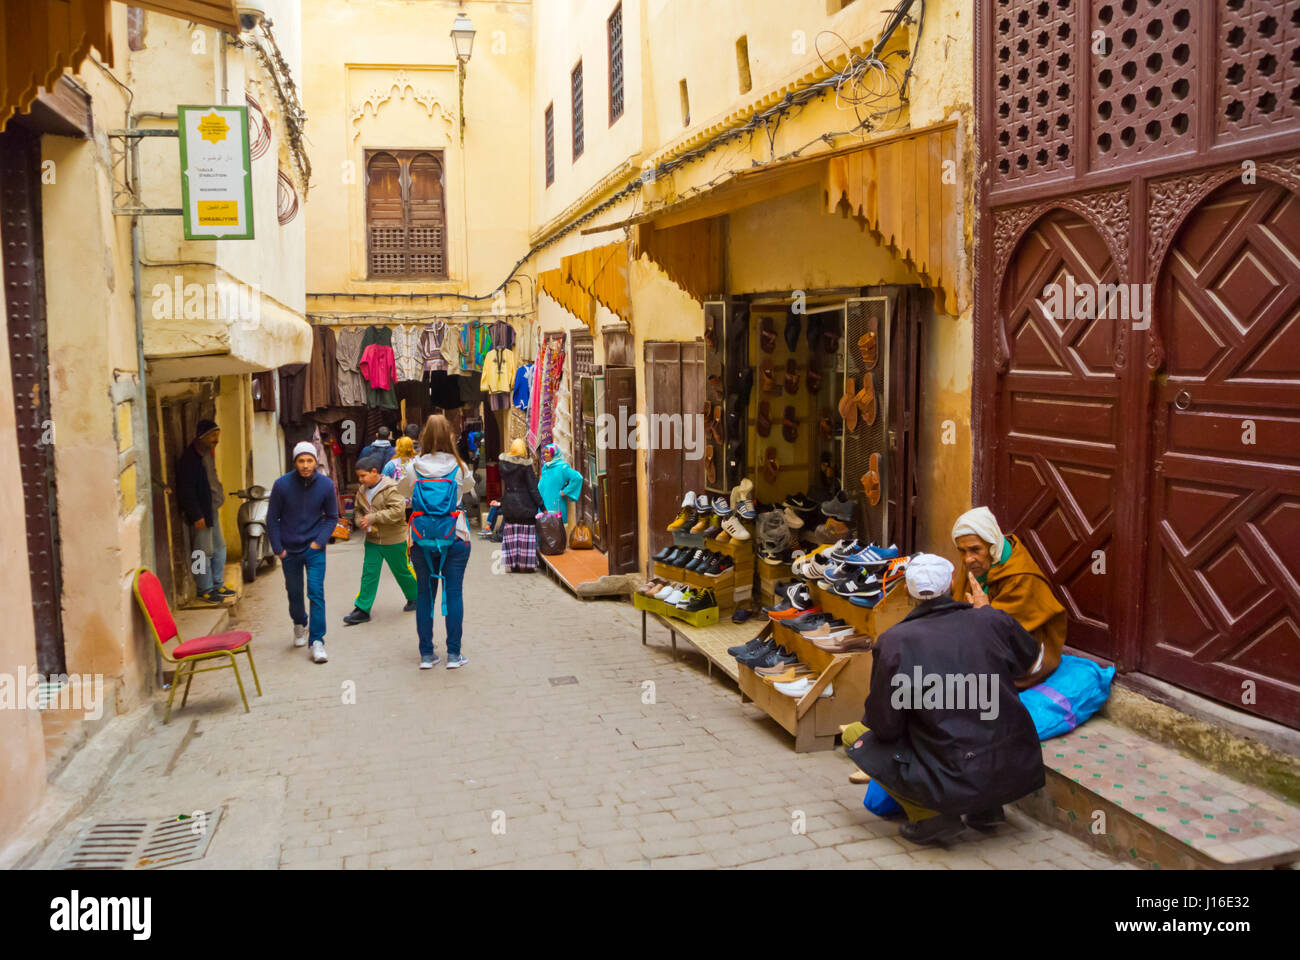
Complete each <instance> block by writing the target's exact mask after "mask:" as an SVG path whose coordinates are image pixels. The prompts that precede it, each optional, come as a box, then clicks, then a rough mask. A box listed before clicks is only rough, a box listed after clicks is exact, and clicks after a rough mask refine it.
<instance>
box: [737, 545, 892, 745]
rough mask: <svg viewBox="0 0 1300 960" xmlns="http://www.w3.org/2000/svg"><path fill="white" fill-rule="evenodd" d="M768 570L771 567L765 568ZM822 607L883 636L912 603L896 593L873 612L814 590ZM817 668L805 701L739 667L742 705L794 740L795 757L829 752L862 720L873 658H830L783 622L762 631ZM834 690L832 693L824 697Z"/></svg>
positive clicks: (837, 655)
mask: <svg viewBox="0 0 1300 960" xmlns="http://www.w3.org/2000/svg"><path fill="white" fill-rule="evenodd" d="M760 566H763V567H766V566H768V564H760ZM809 592H810V593H811V594H812V596H813V599H814V600H815V601H816V602H817V606H818V607H820V608H821V609H822V610H824V611H826V612H827V613H831V614H834V615H835V616H837V617H840V618H841V619H843V620H844V621H845V622H847V623H848V624H850V625H851V626H852V627H854V629H855V630H856V631H857V632H858V633H866V634H869V635H870V636H873V637H876V636H879V635H880V633H881V632H883V631H884V630H885V629H887V628H888V627H890V626H893V625H894V624H895V623H897V622H898V621H899V620H902V619H903V617H905V616H906V615H907V612H908V611H909V610H910V609H911V604H910V603H909V600H908V598H907V591H906V590H902V589H899V588H895V589H894V590H892V591H890V592H889V593H888V594H887V595H886V597H885V599H884V600H882V601H881V602H880V603H879V604H878V605H877V606H875V607H873V608H867V607H859V606H857V605H856V604H853V603H850V602H849V601H848V600H846V599H844V598H843V597H837V596H835V595H834V594H828V593H826V591H823V590H820V589H818V587H817V586H815V585H812V586H810V587H809ZM763 635H764V636H771V637H773V638H774V639H775V640H776V641H777V643H779V644H781V646H783V647H785V648H786V649H787V650H789V651H790V652H792V653H794V654H795V655H796V656H798V658H799V660H800V661H801V662H803V663H805V664H807V665H808V666H809V667H811V668H812V671H813V674H815V675H816V676H817V681H816V683H814V684H813V686H812V688H811V689H810V690H809V691H808V692H807V693H806V694H804V695H803V696H802V697H799V698H797V699H796V698H795V697H789V696H786V695H785V694H784V693H782V692H781V691H779V690H777V689H776V687H775V686H774V685H773V684H770V683H768V682H767V681H765V680H764V679H763V678H762V677H760V676H759V675H758V674H756V673H755V672H754V671H753V670H752V669H750V668H749V667H747V666H745V665H744V664H739V665H738V666H739V677H738V679H737V683H738V684H739V686H740V695H741V701H742V702H745V701H749V702H752V703H753V704H754V705H755V706H757V707H759V708H760V709H761V710H762V711H763V712H764V713H766V714H767V715H768V716H770V717H771V718H772V719H773V720H775V721H776V722H777V723H779V724H780V725H781V726H782V727H783V728H784V729H785V730H786V732H788V733H790V734H791V735H793V736H794V749H795V752H796V753H808V752H810V751H813V750H830V749H832V748H833V747H834V746H835V741H836V738H837V737H838V736H839V731H840V727H841V726H842V725H844V724H848V723H853V722H855V721H858V720H861V719H862V712H863V704H864V703H865V702H866V699H867V693H868V692H869V690H870V686H871V656H872V655H871V653H870V652H869V651H863V652H860V653H830V652H828V651H826V650H823V649H822V648H821V647H818V646H817V645H816V644H814V643H813V642H812V641H811V640H808V639H806V638H805V637H804V636H803V635H802V634H800V633H799V632H798V631H796V630H793V629H792V628H790V627H788V626H786V625H785V624H784V623H782V622H781V621H779V620H774V621H770V622H769V624H768V626H767V627H766V628H765V629H764V631H763ZM828 685H829V686H830V687H831V689H832V691H833V693H832V695H831V696H829V697H823V696H822V695H821V694H822V691H823V690H824V689H825V688H826V687H827V686H828Z"/></svg>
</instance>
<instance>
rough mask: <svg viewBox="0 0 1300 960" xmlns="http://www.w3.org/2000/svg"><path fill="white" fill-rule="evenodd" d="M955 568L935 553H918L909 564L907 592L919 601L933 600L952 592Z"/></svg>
mask: <svg viewBox="0 0 1300 960" xmlns="http://www.w3.org/2000/svg"><path fill="white" fill-rule="evenodd" d="M952 573H953V566H952V564H951V563H949V562H948V561H947V560H945V559H944V558H943V557H937V556H935V555H934V554H933V553H918V554H917V555H916V556H914V557H913V558H912V559H911V560H909V561H908V562H907V592H908V593H910V594H911V595H912V596H914V597H916V599H918V600H933V599H934V598H935V597H940V596H943V595H944V594H946V593H950V592H951V591H952Z"/></svg>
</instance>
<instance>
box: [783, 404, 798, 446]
mask: <svg viewBox="0 0 1300 960" xmlns="http://www.w3.org/2000/svg"><path fill="white" fill-rule="evenodd" d="M781 436H783V437H785V439H786V442H787V443H794V442H795V441H796V440H798V439H799V418H798V417H797V416H796V415H795V412H794V407H786V408H785V418H784V419H783V420H782V421H781Z"/></svg>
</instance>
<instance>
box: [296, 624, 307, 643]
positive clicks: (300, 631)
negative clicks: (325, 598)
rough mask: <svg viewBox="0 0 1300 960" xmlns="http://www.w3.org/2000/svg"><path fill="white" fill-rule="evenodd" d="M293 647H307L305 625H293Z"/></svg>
mask: <svg viewBox="0 0 1300 960" xmlns="http://www.w3.org/2000/svg"><path fill="white" fill-rule="evenodd" d="M293 645H294V646H295V647H305V646H307V624H305V623H304V624H303V625H302V626H298V624H296V623H295V624H294V625H293Z"/></svg>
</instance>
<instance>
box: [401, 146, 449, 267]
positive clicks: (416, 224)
mask: <svg viewBox="0 0 1300 960" xmlns="http://www.w3.org/2000/svg"><path fill="white" fill-rule="evenodd" d="M409 182H410V187H409V196H410V200H409V201H408V203H407V211H408V216H409V224H410V226H409V237H410V270H411V273H413V274H416V275H418V276H426V277H445V276H447V257H446V243H445V231H446V214H445V211H444V208H443V190H442V160H440V159H439V158H438V157H437V156H435V155H434V154H432V153H418V154H416V155H415V156H414V157H412V158H411V172H410V177H409Z"/></svg>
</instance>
